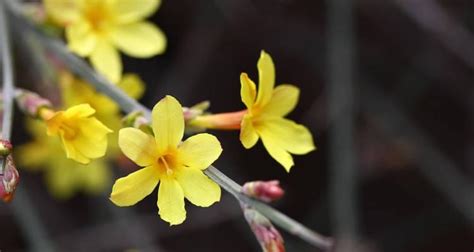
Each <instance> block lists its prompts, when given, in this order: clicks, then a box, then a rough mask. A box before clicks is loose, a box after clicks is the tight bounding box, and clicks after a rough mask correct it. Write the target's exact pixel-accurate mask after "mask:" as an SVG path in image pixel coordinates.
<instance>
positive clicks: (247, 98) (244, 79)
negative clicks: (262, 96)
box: [240, 73, 257, 109]
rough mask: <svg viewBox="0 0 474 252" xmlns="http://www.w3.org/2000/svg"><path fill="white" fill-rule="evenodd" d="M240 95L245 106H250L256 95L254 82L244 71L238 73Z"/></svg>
mask: <svg viewBox="0 0 474 252" xmlns="http://www.w3.org/2000/svg"><path fill="white" fill-rule="evenodd" d="M240 85H241V87H240V97H241V99H242V102H243V103H244V104H245V106H246V107H247V108H249V109H250V108H251V107H252V106H253V104H254V102H255V97H256V96H257V90H256V87H255V83H254V82H253V81H252V80H251V79H250V78H249V76H248V75H247V74H246V73H241V74H240Z"/></svg>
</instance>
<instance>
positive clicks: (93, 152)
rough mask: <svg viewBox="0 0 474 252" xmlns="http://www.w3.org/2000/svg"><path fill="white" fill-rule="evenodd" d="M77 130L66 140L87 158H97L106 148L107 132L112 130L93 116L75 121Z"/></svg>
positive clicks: (103, 153)
mask: <svg viewBox="0 0 474 252" xmlns="http://www.w3.org/2000/svg"><path fill="white" fill-rule="evenodd" d="M76 124H77V125H78V130H79V132H78V133H77V134H76V137H75V138H74V139H71V140H68V141H70V142H71V144H72V145H73V146H74V148H75V149H76V151H77V152H79V153H80V154H82V155H83V156H85V157H87V158H90V159H92V158H98V157H102V156H104V155H105V151H106V150H107V134H108V133H111V132H112V131H111V130H110V129H109V128H107V127H106V126H105V125H104V124H102V122H100V121H99V120H97V118H95V117H91V118H83V119H82V120H78V121H77V122H76Z"/></svg>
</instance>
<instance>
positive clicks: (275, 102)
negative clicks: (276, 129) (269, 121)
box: [261, 84, 300, 117]
mask: <svg viewBox="0 0 474 252" xmlns="http://www.w3.org/2000/svg"><path fill="white" fill-rule="evenodd" d="M299 95H300V90H299V88H297V87H296V86H293V85H287V84H285V85H279V86H277V87H276V88H275V89H274V90H273V95H272V98H271V99H270V102H269V103H268V104H267V105H265V107H263V109H262V111H261V114H264V115H272V116H281V117H283V116H285V115H287V114H288V113H290V112H291V111H292V110H293V109H294V108H295V106H296V104H297V103H298V98H299Z"/></svg>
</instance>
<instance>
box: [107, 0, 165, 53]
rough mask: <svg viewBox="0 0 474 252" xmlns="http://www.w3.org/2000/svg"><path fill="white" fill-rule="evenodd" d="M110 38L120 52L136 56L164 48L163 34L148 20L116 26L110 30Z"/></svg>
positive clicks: (161, 51) (161, 50) (160, 51)
mask: <svg viewBox="0 0 474 252" xmlns="http://www.w3.org/2000/svg"><path fill="white" fill-rule="evenodd" d="M137 2H139V1H137ZM111 38H112V41H113V43H114V45H115V46H117V48H119V49H120V50H121V51H122V52H124V53H125V54H127V55H129V56H132V57H137V58H148V57H152V56H155V55H157V54H161V53H163V52H164V51H165V48H166V36H165V34H164V33H163V32H162V31H161V30H160V29H159V28H158V27H156V26H155V25H154V24H152V23H149V22H138V23H131V24H127V25H121V26H118V27H117V28H116V29H115V30H114V31H113V32H112V34H111Z"/></svg>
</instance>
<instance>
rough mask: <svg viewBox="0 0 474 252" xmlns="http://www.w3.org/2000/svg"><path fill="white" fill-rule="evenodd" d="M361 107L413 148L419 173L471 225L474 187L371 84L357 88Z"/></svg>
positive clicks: (473, 221) (473, 208)
mask: <svg viewBox="0 0 474 252" xmlns="http://www.w3.org/2000/svg"><path fill="white" fill-rule="evenodd" d="M360 94H361V99H360V100H361V106H362V107H363V110H364V111H366V112H368V113H370V115H371V116H372V117H373V118H375V120H376V122H378V123H379V124H380V125H381V126H382V127H383V128H384V129H385V130H386V132H387V133H388V134H389V135H392V136H403V137H406V138H407V139H410V142H411V143H412V144H413V145H414V146H415V148H414V149H415V150H416V151H417V152H416V155H414V156H413V157H412V158H413V160H414V161H415V162H416V163H417V164H418V166H419V168H420V171H421V173H422V174H423V175H424V176H425V177H426V178H427V179H428V181H430V182H431V184H433V186H434V187H435V188H436V189H437V190H438V191H440V192H441V193H442V194H443V195H444V196H445V198H446V199H447V200H448V201H449V202H451V204H452V205H453V206H454V207H455V208H456V209H457V210H458V211H459V212H460V213H462V214H463V215H464V216H465V217H466V219H468V220H469V222H470V224H471V225H473V226H474V201H472V195H473V193H474V187H473V186H472V182H471V181H468V180H467V179H466V178H465V177H464V176H463V175H462V174H461V173H460V172H459V171H458V169H457V167H456V165H455V164H454V163H453V162H452V161H451V160H450V159H448V158H447V157H446V156H445V155H444V154H443V153H442V152H441V151H440V150H439V149H438V148H436V147H435V145H434V144H433V143H432V142H431V141H430V139H429V138H428V137H427V136H426V135H425V134H423V132H422V130H420V129H419V128H417V127H416V125H414V123H413V122H412V121H411V120H410V119H409V118H408V117H407V116H406V115H405V114H404V113H403V112H402V111H400V110H399V109H398V108H397V106H396V105H395V103H394V102H393V101H392V100H391V99H390V98H389V97H387V96H386V95H384V94H383V93H382V92H380V91H379V90H377V88H376V87H374V86H372V85H370V86H369V85H368V84H367V85H362V86H361V88H360Z"/></svg>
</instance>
